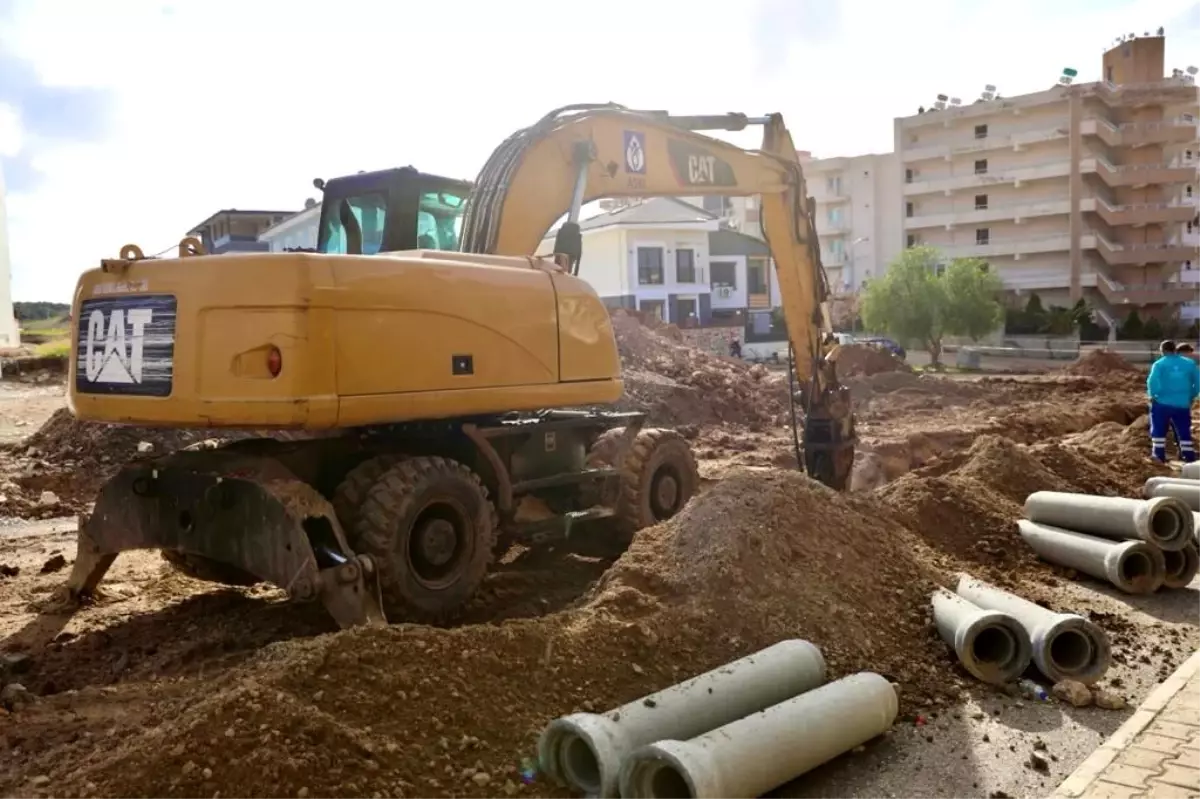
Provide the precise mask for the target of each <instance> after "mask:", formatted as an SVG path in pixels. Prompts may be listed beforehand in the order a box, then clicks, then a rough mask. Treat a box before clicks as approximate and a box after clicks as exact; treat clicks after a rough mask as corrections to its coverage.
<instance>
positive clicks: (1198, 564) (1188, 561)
mask: <svg viewBox="0 0 1200 799" xmlns="http://www.w3.org/2000/svg"><path fill="white" fill-rule="evenodd" d="M1162 555H1163V565H1164V567H1165V575H1164V576H1163V587H1164V588H1187V587H1188V585H1190V584H1191V582H1192V580H1194V579H1195V578H1196V575H1197V574H1198V573H1200V547H1198V546H1197V545H1196V542H1195V541H1193V542H1192V543H1190V544H1188V545H1187V546H1186V547H1184V548H1183V549H1176V550H1174V551H1172V552H1167V551H1166V550H1164V551H1163V553H1162Z"/></svg>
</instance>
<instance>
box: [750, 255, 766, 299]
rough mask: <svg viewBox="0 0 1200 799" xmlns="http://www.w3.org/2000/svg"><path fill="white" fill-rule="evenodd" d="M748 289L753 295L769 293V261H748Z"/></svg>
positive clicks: (756, 259)
mask: <svg viewBox="0 0 1200 799" xmlns="http://www.w3.org/2000/svg"><path fill="white" fill-rule="evenodd" d="M746 284H747V285H746V288H747V290H749V292H750V293H751V294H766V293H767V259H766V258H747V259H746Z"/></svg>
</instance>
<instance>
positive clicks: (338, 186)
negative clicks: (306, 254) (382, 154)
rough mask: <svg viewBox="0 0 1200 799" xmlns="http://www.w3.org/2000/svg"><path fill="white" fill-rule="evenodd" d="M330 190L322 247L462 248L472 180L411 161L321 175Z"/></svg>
mask: <svg viewBox="0 0 1200 799" xmlns="http://www.w3.org/2000/svg"><path fill="white" fill-rule="evenodd" d="M313 185H314V186H316V187H317V188H318V189H320V190H321V191H322V193H323V194H324V202H323V203H322V205H321V225H320V228H319V232H318V234H317V251H318V252H322V253H328V254H333V255H346V254H350V255H357V254H362V255H376V254H378V253H381V252H396V251H399V250H458V249H459V238H460V235H461V232H462V214H463V211H464V209H465V208H466V204H467V196H468V195H469V194H470V193H471V183H470V182H468V181H465V180H454V179H453V178H444V177H439V176H437V175H429V174H426V173H424V172H419V171H417V170H416V169H414V168H413V167H411V166H406V167H400V168H398V169H383V170H379V171H376V172H360V173H358V174H357V175H347V176H345V177H340V178H333V179H332V180H330V181H328V182H325V181H323V180H321V179H320V178H318V179H317V180H314V181H313Z"/></svg>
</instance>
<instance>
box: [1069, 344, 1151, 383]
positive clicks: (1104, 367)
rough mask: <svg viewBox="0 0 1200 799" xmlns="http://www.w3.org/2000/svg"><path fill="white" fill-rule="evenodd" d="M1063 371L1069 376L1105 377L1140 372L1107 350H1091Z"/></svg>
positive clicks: (1116, 354)
mask: <svg viewBox="0 0 1200 799" xmlns="http://www.w3.org/2000/svg"><path fill="white" fill-rule="evenodd" d="M1063 371H1064V372H1066V373H1067V374H1070V375H1084V376H1086V377H1105V376H1107V375H1111V374H1114V373H1129V374H1136V373H1137V372H1139V371H1141V370H1139V369H1138V368H1137V367H1136V366H1134V365H1133V364H1131V363H1130V362H1129V361H1127V360H1125V359H1124V358H1122V357H1121V356H1120V355H1119V354H1118V353H1115V352H1111V351H1109V350H1092V351H1091V352H1089V353H1088V354H1086V355H1083V356H1081V357H1080V358H1079V360H1077V361H1075V363H1073V364H1071V365H1070V366H1068V367H1067V368H1065V369H1063Z"/></svg>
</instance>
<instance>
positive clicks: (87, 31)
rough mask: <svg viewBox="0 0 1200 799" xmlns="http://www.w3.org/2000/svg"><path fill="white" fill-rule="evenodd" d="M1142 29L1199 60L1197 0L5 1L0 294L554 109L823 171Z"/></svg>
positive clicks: (1188, 59) (1090, 75) (426, 159)
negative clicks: (765, 123) (902, 123)
mask: <svg viewBox="0 0 1200 799" xmlns="http://www.w3.org/2000/svg"><path fill="white" fill-rule="evenodd" d="M1160 25H1161V26H1165V28H1166V34H1167V67H1168V69H1170V68H1172V67H1179V68H1183V67H1186V66H1188V65H1190V64H1198V63H1200V0H1055V2H1046V1H1045V0H922V2H921V3H918V4H910V3H894V2H883V0H599V1H598V2H582V0H576V1H575V2H564V1H563V0H508V2H496V1H495V0H457V2H456V1H455V0H439V2H437V3H432V2H430V3H423V2H419V1H418V0H340V1H339V2H337V3H333V2H328V1H326V2H321V3H317V2H312V0H287V1H286V2H281V1H280V0H240V1H239V2H237V3H235V2H233V0H104V1H103V2H97V1H96V0H0V168H2V170H3V174H4V181H5V184H6V185H7V211H8V229H9V249H10V256H11V261H12V273H13V274H12V292H13V297H14V299H17V300H28V301H33V300H49V301H63V302H67V301H69V300H70V298H71V294H72V292H73V290H74V285H75V281H76V279H77V277H78V275H79V273H80V272H81V271H82V270H84V269H88V268H92V267H94V266H97V265H98V264H99V260H100V259H101V258H103V257H112V256H115V255H116V253H117V251H118V249H119V248H120V247H121V246H122V245H123V244H125V243H127V242H134V243H137V244H139V245H140V246H141V247H142V248H143V249H144V250H145V251H146V252H147V253H152V252H158V251H160V250H164V249H166V248H168V247H172V246H174V245H175V244H176V243H177V242H178V240H179V238H180V237H182V236H183V235H184V234H185V233H186V232H187V230H188V229H189V228H190V227H192V226H194V225H196V224H198V223H199V222H201V221H202V220H203V219H205V218H206V217H207V216H209V215H210V214H212V213H213V212H215V211H217V210H218V209H221V208H243V209H251V208H255V209H270V210H292V209H295V210H299V209H300V208H302V207H303V203H304V199H305V198H306V197H313V196H315V195H316V191H315V190H314V189H313V188H312V180H313V178H315V177H324V178H330V177H334V176H337V175H340V174H347V173H353V172H356V171H358V170H371V169H382V168H386V167H392V166H404V165H408V164H411V165H413V166H416V167H418V168H420V169H421V170H423V171H426V172H433V173H438V174H444V175H447V176H451V177H461V178H467V179H471V178H474V176H475V174H476V173H477V171H478V169H479V168H480V167H481V166H482V165H483V163H484V161H485V160H486V158H487V156H488V154H489V153H490V152H491V150H492V149H493V148H494V147H495V146H496V145H498V144H499V143H500V142H501V141H502V140H503V139H504V138H505V137H506V136H508V135H509V134H510V133H512V132H513V131H514V130H516V129H518V128H521V127H524V126H526V125H529V124H531V123H533V122H534V121H536V120H537V119H538V118H539V117H541V116H542V115H543V114H545V113H546V112H547V111H549V110H551V109H553V108H556V107H558V106H561V105H567V104H570V103H578V102H609V101H611V102H617V103H621V104H623V105H626V106H629V107H633V108H648V109H667V110H670V111H672V112H674V113H684V114H702V113H722V112H726V111H743V112H745V113H747V114H750V115H761V114H764V113H769V112H773V111H778V112H782V113H783V114H784V117H785V119H786V120H787V122H788V125H789V127H790V128H791V130H792V134H793V137H794V139H795V141H796V143H797V146H798V147H800V148H801V149H806V150H811V151H812V152H813V153H814V155H815V156H817V157H821V158H824V157H831V156H837V155H857V154H861V153H866V152H886V151H889V150H891V149H892V136H893V133H892V131H893V127H892V120H893V118H894V117H896V116H907V115H909V114H912V113H914V112H915V111H916V108H917V106H919V105H922V104H924V105H927V106H928V105H929V104H930V103H931V102H932V101H933V99H934V97H935V95H937V94H938V93H945V94H948V95H951V96H960V97H962V98H963V100H964V102H970V100H971V99H973V98H975V97H977V96H978V93H979V92H980V91H981V90H982V89H983V87H984V85H985V84H988V83H991V84H995V85H996V86H997V87H998V88H999V90H1000V93H1001V94H1004V95H1015V94H1023V93H1026V92H1030V91H1040V90H1042V89H1045V88H1048V87H1049V86H1050V85H1052V84H1053V83H1054V82H1055V81H1056V80H1057V78H1058V76H1059V74H1060V73H1061V71H1062V69H1063V68H1064V67H1074V68H1075V69H1078V70H1079V79H1080V80H1095V79H1097V78H1098V77H1099V70H1100V54H1101V52H1102V51H1103V50H1104V49H1105V48H1106V47H1107V46H1108V45H1109V44H1110V43H1111V42H1112V41H1113V39H1114V37H1116V36H1117V35H1119V34H1122V33H1129V32H1136V33H1138V34H1141V33H1143V32H1147V31H1153V30H1154V29H1156V28H1158V27H1159V26H1160ZM729 138H730V140H731V141H733V142H735V143H736V144H739V145H742V146H747V147H753V146H755V144H756V143H757V142H756V141H755V139H756V136H755V134H754V133H752V132H745V133H740V134H733V135H730V136H729Z"/></svg>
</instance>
